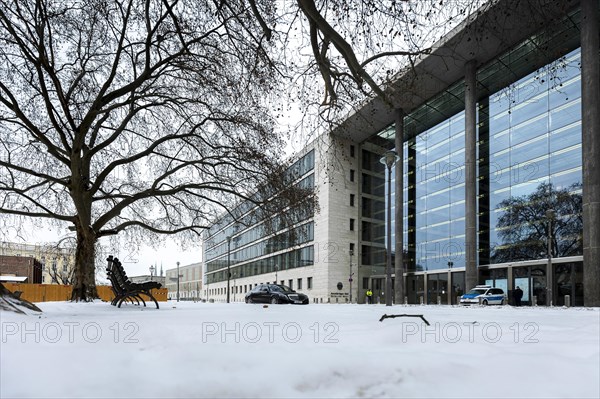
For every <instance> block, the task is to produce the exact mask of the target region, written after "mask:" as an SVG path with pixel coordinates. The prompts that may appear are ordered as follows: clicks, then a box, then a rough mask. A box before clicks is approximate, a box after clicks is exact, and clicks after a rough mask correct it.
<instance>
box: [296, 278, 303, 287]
mask: <svg viewBox="0 0 600 399" xmlns="http://www.w3.org/2000/svg"><path fill="white" fill-rule="evenodd" d="M296 285H297V286H298V289H299V290H301V289H302V279H301V278H299V279H298V282H297V284H296Z"/></svg>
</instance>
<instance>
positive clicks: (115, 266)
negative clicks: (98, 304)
mask: <svg viewBox="0 0 600 399" xmlns="http://www.w3.org/2000/svg"><path fill="white" fill-rule="evenodd" d="M106 260H107V261H108V265H107V266H106V275H107V276H108V279H109V280H110V283H111V284H112V290H113V292H114V294H115V298H114V299H113V300H112V301H111V303H110V304H111V305H113V306H117V307H119V308H120V307H121V304H122V303H123V302H124V301H130V302H131V303H133V301H135V302H137V305H139V304H140V301H142V303H143V304H144V306H146V301H144V299H143V298H142V297H141V296H140V294H144V295H146V296H148V297H150V299H152V300H153V301H154V303H155V304H156V309H158V302H157V301H156V298H154V296H153V295H152V292H151V291H150V290H152V289H153V288H160V287H161V284H160V283H159V282H157V281H147V282H145V283H132V282H131V281H130V280H129V278H128V277H127V274H125V269H124V268H123V265H122V264H121V262H120V261H119V259H118V258H113V257H112V255H110V256H109V257H108V259H106Z"/></svg>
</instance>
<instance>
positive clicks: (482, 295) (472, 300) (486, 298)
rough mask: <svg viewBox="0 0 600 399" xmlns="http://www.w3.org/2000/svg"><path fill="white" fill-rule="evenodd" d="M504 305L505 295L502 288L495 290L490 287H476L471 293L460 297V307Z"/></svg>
mask: <svg viewBox="0 0 600 399" xmlns="http://www.w3.org/2000/svg"><path fill="white" fill-rule="evenodd" d="M479 301H481V304H482V305H504V304H505V303H506V295H505V294H504V290H503V289H502V288H495V287H492V286H491V285H477V286H475V288H473V289H472V290H471V291H469V292H467V293H466V294H464V295H463V296H461V297H460V304H461V305H472V304H479V303H480V302H479Z"/></svg>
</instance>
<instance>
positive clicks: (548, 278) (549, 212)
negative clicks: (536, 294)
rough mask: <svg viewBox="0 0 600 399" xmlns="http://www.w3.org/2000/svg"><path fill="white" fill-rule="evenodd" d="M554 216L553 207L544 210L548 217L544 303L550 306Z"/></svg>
mask: <svg viewBox="0 0 600 399" xmlns="http://www.w3.org/2000/svg"><path fill="white" fill-rule="evenodd" d="M555 217H556V213H555V212H554V209H548V210H547V211H546V219H548V237H547V243H546V244H547V246H548V248H547V252H548V266H547V267H546V290H547V292H548V295H547V298H546V305H548V306H552V221H553V220H554V218H555Z"/></svg>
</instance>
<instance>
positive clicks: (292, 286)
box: [288, 279, 294, 290]
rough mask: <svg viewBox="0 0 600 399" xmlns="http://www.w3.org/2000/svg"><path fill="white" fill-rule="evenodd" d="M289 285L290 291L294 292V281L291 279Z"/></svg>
mask: <svg viewBox="0 0 600 399" xmlns="http://www.w3.org/2000/svg"><path fill="white" fill-rule="evenodd" d="M288 285H289V286H290V289H292V290H293V289H294V280H292V279H289V280H288Z"/></svg>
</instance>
